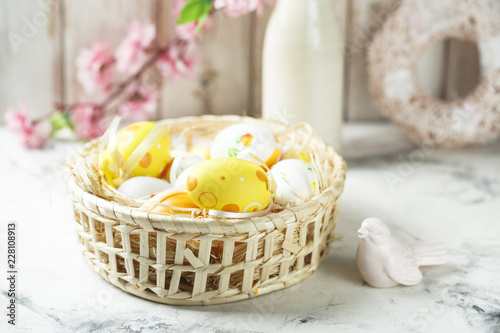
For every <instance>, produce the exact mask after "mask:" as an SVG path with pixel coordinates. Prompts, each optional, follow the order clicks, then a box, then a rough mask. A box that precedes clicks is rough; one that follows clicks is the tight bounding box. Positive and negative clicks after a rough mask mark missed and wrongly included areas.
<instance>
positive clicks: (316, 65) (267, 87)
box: [262, 0, 344, 149]
mask: <svg viewBox="0 0 500 333" xmlns="http://www.w3.org/2000/svg"><path fill="white" fill-rule="evenodd" d="M336 4H337V1H334V0H277V2H276V6H275V8H274V12H273V14H272V16H271V18H270V20H269V23H268V26H267V30H266V35H265V39H264V50H263V59H262V61H263V64H262V67H263V69H262V70H263V73H262V81H263V82H262V116H263V118H277V117H285V118H288V120H289V121H292V122H296V121H305V122H308V123H309V124H311V125H312V127H313V129H314V130H315V132H316V133H317V134H318V135H319V136H321V138H322V139H323V140H325V141H326V142H327V143H329V144H330V145H332V146H333V147H334V148H336V149H340V148H341V147H340V129H341V123H342V94H343V71H344V69H343V68H344V62H343V46H344V41H343V34H342V31H341V27H340V22H339V21H338V19H337V17H336V16H335V13H334V6H335V5H336Z"/></svg>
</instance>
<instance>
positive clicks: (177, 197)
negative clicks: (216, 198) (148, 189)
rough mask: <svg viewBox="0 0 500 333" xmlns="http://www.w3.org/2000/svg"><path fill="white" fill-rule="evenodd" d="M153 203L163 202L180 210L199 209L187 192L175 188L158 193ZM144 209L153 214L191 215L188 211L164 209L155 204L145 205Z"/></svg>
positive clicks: (152, 199)
mask: <svg viewBox="0 0 500 333" xmlns="http://www.w3.org/2000/svg"><path fill="white" fill-rule="evenodd" d="M151 201H156V202H161V203H164V204H166V205H170V206H175V207H179V208H198V206H196V205H195V204H194V202H193V200H191V198H190V197H189V196H188V194H187V193H186V191H185V190H183V189H178V188H173V189H170V190H166V191H163V192H161V193H158V194H157V195H155V196H154V197H152V198H151ZM143 207H144V208H146V209H147V210H149V211H150V212H152V213H163V214H174V215H191V213H190V212H188V211H183V210H176V209H171V208H168V207H162V206H158V205H155V204H151V203H147V204H144V205H143Z"/></svg>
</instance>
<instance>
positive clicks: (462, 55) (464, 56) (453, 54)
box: [443, 39, 481, 100]
mask: <svg viewBox="0 0 500 333" xmlns="http://www.w3.org/2000/svg"><path fill="white" fill-rule="evenodd" d="M447 44H448V50H447V54H448V57H447V69H446V80H445V84H444V89H443V90H444V93H445V96H444V98H445V99H447V100H452V99H456V98H460V97H464V96H466V95H467V94H469V93H470V92H472V91H473V90H474V88H475V87H476V86H477V84H478V83H479V80H480V75H481V70H480V66H479V52H478V49H477V45H476V44H475V43H472V42H468V41H461V40H457V39H451V40H449V41H447Z"/></svg>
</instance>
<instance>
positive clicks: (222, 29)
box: [160, 7, 251, 117]
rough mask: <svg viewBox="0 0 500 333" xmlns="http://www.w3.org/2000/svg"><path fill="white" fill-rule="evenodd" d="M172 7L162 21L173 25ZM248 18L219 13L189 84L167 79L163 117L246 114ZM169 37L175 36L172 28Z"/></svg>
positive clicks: (205, 34)
mask: <svg viewBox="0 0 500 333" xmlns="http://www.w3.org/2000/svg"><path fill="white" fill-rule="evenodd" d="M169 11H170V7H167V8H163V13H164V15H163V20H165V21H167V20H170V21H171V22H173V20H174V19H173V17H172V16H171V14H170V12H169ZM250 23H251V18H250V16H249V15H247V16H243V17H239V18H237V19H234V18H230V17H227V16H226V15H224V14H223V13H216V14H215V16H214V18H213V27H212V28H211V29H210V30H204V31H202V32H201V34H200V39H199V41H198V44H197V50H196V62H197V63H196V65H195V68H194V73H193V74H192V78H191V79H190V80H189V81H185V80H182V79H178V78H173V79H167V80H165V82H164V85H163V90H162V96H163V99H162V102H161V107H160V111H161V112H160V114H161V116H162V117H175V116H181V115H197V114H228V113H231V114H243V113H245V112H247V111H248V107H249V105H250V102H249V101H250V69H251V68H250V47H251V45H250V43H249V40H250ZM166 28H167V29H168V31H169V32H168V33H167V35H168V36H169V37H170V38H172V36H174V34H175V32H174V27H173V24H167V27H166Z"/></svg>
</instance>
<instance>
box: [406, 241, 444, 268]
mask: <svg viewBox="0 0 500 333" xmlns="http://www.w3.org/2000/svg"><path fill="white" fill-rule="evenodd" d="M412 250H413V253H414V254H415V257H416V260H417V265H418V266H432V265H441V264H444V263H445V262H446V250H445V248H444V247H443V246H442V245H439V244H422V245H417V246H415V247H414V248H412Z"/></svg>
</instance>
